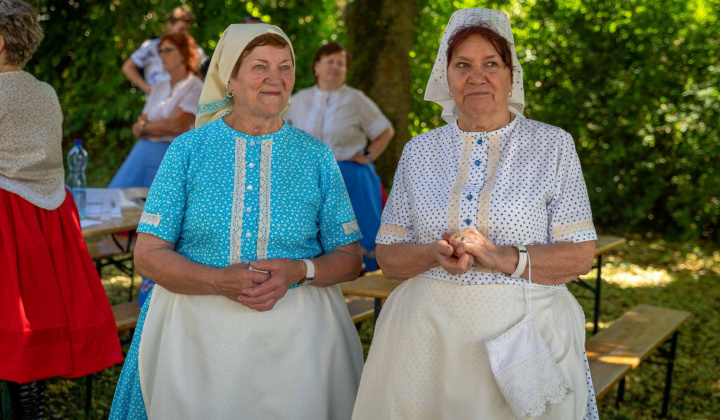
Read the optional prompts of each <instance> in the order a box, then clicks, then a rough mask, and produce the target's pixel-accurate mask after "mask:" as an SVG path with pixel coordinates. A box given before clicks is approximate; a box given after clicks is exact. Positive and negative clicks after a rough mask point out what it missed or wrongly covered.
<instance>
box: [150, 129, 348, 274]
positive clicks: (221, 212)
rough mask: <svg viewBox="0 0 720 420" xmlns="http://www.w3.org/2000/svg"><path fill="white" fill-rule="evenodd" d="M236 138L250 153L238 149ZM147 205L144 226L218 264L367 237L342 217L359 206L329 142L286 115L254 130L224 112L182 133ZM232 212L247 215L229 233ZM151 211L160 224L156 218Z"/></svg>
mask: <svg viewBox="0 0 720 420" xmlns="http://www.w3.org/2000/svg"><path fill="white" fill-rule="evenodd" d="M270 142H271V143H272V146H271V147H268V146H267V145H269V143H270ZM236 143H237V144H236ZM263 145H266V146H265V147H264V146H263ZM236 146H241V147H243V148H244V150H245V153H244V154H240V155H239V156H238V157H236V153H235V152H236ZM263 150H264V152H263ZM236 159H239V161H237V162H236ZM236 168H237V171H236ZM236 172H242V173H243V174H244V176H242V177H238V176H237V174H236ZM267 177H269V178H267ZM266 179H267V180H266ZM238 182H241V183H242V184H241V185H237V188H236V184H237V183H238ZM261 183H262V184H263V186H264V187H265V188H264V189H262V191H261ZM236 189H237V191H236ZM239 193H242V195H241V197H242V198H241V199H239V198H238V196H239ZM266 200H269V204H270V208H271V209H272V210H271V211H272V213H271V214H269V213H268V212H269V211H270V208H265V212H264V214H261V213H262V212H261V208H263V206H262V205H261V202H265V203H267V201H266ZM234 210H235V211H234ZM144 213H145V214H146V215H148V216H145V217H143V220H142V221H141V223H140V226H139V227H138V232H143V233H149V234H152V235H155V236H157V237H158V238H160V239H164V240H166V241H169V242H173V243H175V250H176V251H177V252H178V253H180V254H182V255H184V256H185V257H187V258H189V259H190V260H192V261H196V262H200V263H202V264H206V265H210V266H214V267H224V266H227V265H229V264H231V263H235V262H240V261H242V262H250V261H255V260H257V259H259V258H263V257H266V258H293V259H301V258H314V257H317V256H318V255H321V254H324V253H328V252H330V251H332V250H333V249H335V248H337V247H338V246H342V245H347V244H349V243H352V242H355V241H357V240H359V239H360V238H361V235H360V232H359V231H357V230H356V231H353V232H348V233H345V229H344V227H343V224H347V223H351V222H353V221H355V214H354V213H353V210H352V207H351V206H350V199H349V198H348V195H347V191H346V190H345V184H344V183H343V180H342V176H341V174H340V170H339V169H338V167H337V164H336V163H335V159H334V158H333V155H332V153H331V152H330V149H329V148H328V147H327V146H325V145H324V144H322V142H320V141H319V140H317V139H315V138H313V137H310V136H309V135H308V134H307V133H305V132H303V131H301V130H299V129H296V128H294V127H291V126H289V125H287V124H285V125H284V126H283V128H282V129H280V130H279V131H277V132H275V133H272V134H268V135H264V136H260V137H253V136H248V135H246V134H243V133H240V132H238V131H235V130H233V129H231V128H230V127H228V126H227V125H226V124H225V122H224V121H223V120H222V118H221V119H218V120H216V121H213V122H212V123H209V124H206V125H204V126H202V127H200V128H198V129H196V130H193V131H191V132H189V133H186V134H184V135H183V136H181V137H179V138H178V139H176V140H175V141H174V142H173V144H172V146H170V148H169V149H168V152H167V154H166V156H165V158H164V159H163V162H162V165H161V166H160V169H159V171H158V174H157V177H156V178H155V181H154V182H153V185H152V187H151V189H150V193H149V195H148V199H147V202H146V204H145V209H144ZM233 214H234V215H235V217H236V218H238V217H239V218H241V223H238V225H239V226H240V229H239V230H237V231H235V232H232V234H231V224H232V217H233ZM154 216H159V222H157V225H155V223H150V221H157V217H154ZM267 216H270V217H267ZM146 220H147V221H146ZM264 223H269V228H264ZM263 244H266V245H263ZM232 248H236V249H239V250H240V258H238V260H239V261H236V260H231V255H230V250H231V249H232Z"/></svg>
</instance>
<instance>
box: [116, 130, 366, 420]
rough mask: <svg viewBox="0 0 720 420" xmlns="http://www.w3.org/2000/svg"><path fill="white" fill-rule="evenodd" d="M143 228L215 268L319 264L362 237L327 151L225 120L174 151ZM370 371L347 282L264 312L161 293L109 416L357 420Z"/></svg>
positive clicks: (139, 332)
mask: <svg viewBox="0 0 720 420" xmlns="http://www.w3.org/2000/svg"><path fill="white" fill-rule="evenodd" d="M138 232H144V233H148V234H151V235H155V236H157V237H158V238H161V239H163V240H166V241H169V242H173V243H174V244H175V251H176V252H178V253H179V254H181V255H183V256H184V257H186V258H188V259H189V260H191V261H194V262H197V263H201V264H205V265H209V266H213V267H225V266H228V265H230V264H234V263H239V262H244V263H247V262H250V261H255V260H260V259H266V258H267V259H272V258H292V259H301V258H315V257H317V256H319V255H322V254H326V253H329V252H331V251H332V250H334V249H335V248H337V247H339V246H343V245H347V244H350V243H352V242H355V241H358V240H359V239H360V238H361V234H360V231H359V229H358V225H357V221H356V219H355V215H354V214H353V210H352V207H351V205H350V201H349V199H348V194H347V192H346V190H345V185H344V183H343V179H342V176H341V174H340V171H339V169H338V166H337V164H336V163H335V159H334V157H333V154H332V153H331V151H330V149H329V148H328V147H327V146H325V145H324V144H323V143H322V142H320V141H319V140H317V139H315V138H313V137H311V136H310V135H308V134H306V133H305V132H303V131H301V130H299V129H296V128H293V127H291V126H289V125H287V124H285V125H284V126H283V127H282V128H281V129H280V130H279V131H277V132H275V133H272V134H268V135H264V136H259V137H253V136H248V135H245V134H243V133H240V132H237V131H235V130H233V129H231V128H230V127H228V126H227V125H226V124H225V123H224V122H223V120H222V119H219V120H217V121H214V122H212V123H209V124H207V125H205V126H203V127H201V128H198V129H196V130H193V131H191V132H188V133H186V134H184V135H182V136H180V137H178V138H177V139H176V140H175V141H174V142H173V144H172V145H171V146H170V149H169V150H168V152H167V155H166V156H165V159H164V160H163V162H162V165H161V167H160V169H159V171H158V174H157V177H156V179H155V182H154V183H153V186H152V188H151V190H150V194H149V196H148V200H147V203H146V205H145V209H144V213H143V216H142V218H141V221H140V226H139V228H138ZM361 369H362V349H361V347H360V341H359V339H358V337H357V333H356V331H355V329H354V326H353V324H352V321H351V319H350V316H349V314H348V311H347V307H346V306H345V302H344V299H343V297H342V294H341V293H340V289H339V287H338V286H332V287H314V286H307V287H293V288H291V289H290V290H289V291H288V292H287V294H286V295H285V297H283V298H282V299H281V300H280V301H279V302H278V303H277V304H276V305H275V307H274V308H273V309H272V310H271V311H267V312H257V311H254V310H251V309H248V308H246V307H245V306H243V305H241V304H240V303H238V302H234V301H232V300H230V299H227V298H224V297H221V296H189V295H180V294H175V293H172V292H170V291H168V290H166V289H164V288H163V287H161V286H160V285H157V286H156V287H155V289H154V290H153V292H152V295H151V297H150V298H148V300H147V302H146V303H145V305H144V306H143V308H142V312H141V314H140V319H139V322H138V326H137V329H136V333H135V338H134V340H133V343H132V346H131V348H130V352H129V353H128V357H127V360H126V361H125V366H124V368H123V372H122V375H121V377H120V381H119V383H118V386H117V390H116V392H115V400H114V401H113V407H112V412H111V414H110V418H111V419H145V418H208V419H210V418H212V419H226V418H227V419H230V418H232V419H238V418H247V419H258V418H272V419H283V418H293V419H331V418H350V415H351V412H352V408H353V404H354V401H355V396H356V393H357V387H358V384H359V381H360V373H361Z"/></svg>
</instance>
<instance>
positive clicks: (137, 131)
mask: <svg viewBox="0 0 720 420" xmlns="http://www.w3.org/2000/svg"><path fill="white" fill-rule="evenodd" d="M146 124H147V122H144V121H140V120H138V121H136V122H135V124H133V125H132V133H133V136H135V137H137V138H140V137H142V135H143V128H145V125H146Z"/></svg>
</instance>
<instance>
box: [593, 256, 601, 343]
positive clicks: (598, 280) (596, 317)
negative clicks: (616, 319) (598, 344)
mask: <svg viewBox="0 0 720 420" xmlns="http://www.w3.org/2000/svg"><path fill="white" fill-rule="evenodd" d="M597 260H598V262H597V277H596V278H595V312H594V313H593V332H592V333H593V335H595V334H597V332H598V323H599V322H600V287H602V255H598V257H597Z"/></svg>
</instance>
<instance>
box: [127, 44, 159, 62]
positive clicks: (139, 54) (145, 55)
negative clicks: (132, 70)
mask: <svg viewBox="0 0 720 420" xmlns="http://www.w3.org/2000/svg"><path fill="white" fill-rule="evenodd" d="M152 48H155V45H154V44H153V42H152V40H151V39H149V40H147V41H145V42H143V43H142V45H141V46H140V48H138V49H137V50H135V52H134V53H132V55H131V56H130V59H131V60H132V62H133V63H135V65H136V66H137V67H138V68H144V67H145V66H146V65H147V62H148V60H149V59H150V57H151V56H152V50H151V49H152Z"/></svg>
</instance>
